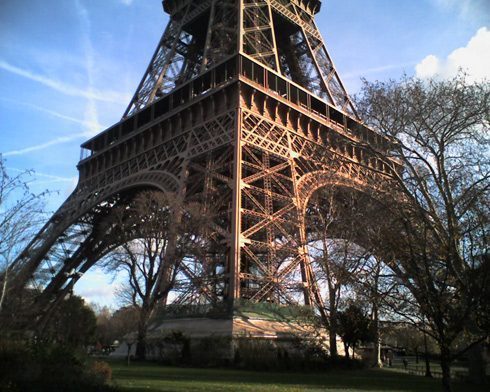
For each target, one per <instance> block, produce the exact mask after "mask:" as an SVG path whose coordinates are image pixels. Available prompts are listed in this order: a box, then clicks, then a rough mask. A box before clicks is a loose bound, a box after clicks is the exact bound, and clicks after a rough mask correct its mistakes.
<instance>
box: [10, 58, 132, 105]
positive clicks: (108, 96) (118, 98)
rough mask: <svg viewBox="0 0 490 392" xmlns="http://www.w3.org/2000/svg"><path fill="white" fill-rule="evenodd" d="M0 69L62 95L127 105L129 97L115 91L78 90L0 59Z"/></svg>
mask: <svg viewBox="0 0 490 392" xmlns="http://www.w3.org/2000/svg"><path fill="white" fill-rule="evenodd" d="M0 69H3V70H4V71H7V72H10V73H13V74H15V75H18V76H22V77H24V78H26V79H30V80H33V81H35V82H38V83H40V84H42V85H44V86H46V87H49V88H51V89H53V90H56V91H58V92H60V93H62V94H64V95H70V96H76V97H82V98H87V99H94V100H96V101H103V102H112V103H118V104H120V103H123V104H124V103H127V102H128V101H129V100H130V99H131V97H130V95H129V94H126V93H120V92H115V91H100V90H92V91H87V90H84V89H80V88H78V87H74V86H71V85H69V84H66V83H63V82H61V81H59V80H55V79H51V78H48V77H47V76H44V75H38V74H36V73H34V72H32V71H30V70H27V69H23V68H20V67H16V66H14V65H11V64H9V63H7V62H6V61H4V60H1V59H0Z"/></svg>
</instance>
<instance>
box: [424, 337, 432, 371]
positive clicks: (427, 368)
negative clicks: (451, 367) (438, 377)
mask: <svg viewBox="0 0 490 392" xmlns="http://www.w3.org/2000/svg"><path fill="white" fill-rule="evenodd" d="M424 351H425V377H431V378H432V373H431V371H430V360H429V353H428V349H427V334H426V333H425V330H424Z"/></svg>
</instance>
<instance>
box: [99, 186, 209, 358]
mask: <svg viewBox="0 0 490 392" xmlns="http://www.w3.org/2000/svg"><path fill="white" fill-rule="evenodd" d="M208 218H209V216H208V215H207V214H205V213H204V212H203V210H202V208H201V207H200V205H198V204H194V203H187V204H185V205H183V203H181V202H180V201H179V199H178V197H177V196H176V195H173V194H165V193H162V192H154V191H145V192H142V193H140V194H139V195H138V196H136V197H135V199H134V202H133V203H131V205H130V206H129V207H122V208H119V209H117V210H116V211H115V213H114V214H113V218H112V219H111V222H110V224H111V225H114V224H115V225H116V226H117V227H118V231H119V234H120V237H121V242H122V245H121V246H120V247H119V248H117V249H116V250H115V251H114V252H113V253H111V254H110V255H109V256H108V257H107V258H106V261H105V262H104V266H105V268H106V269H111V270H114V269H116V270H123V271H125V272H126V273H127V276H128V281H127V283H126V284H124V285H123V287H122V288H121V289H120V290H119V294H118V295H119V298H120V300H121V303H122V304H123V305H130V306H133V307H136V308H137V309H138V310H139V315H138V317H139V322H138V332H137V346H136V357H137V358H138V359H145V356H146V335H147V329H148V323H149V320H150V318H151V316H152V314H153V312H154V310H155V308H156V306H157V304H158V303H163V304H164V303H166V301H167V296H168V294H169V292H170V290H171V289H172V288H173V286H174V283H175V279H176V277H177V275H178V273H179V267H180V263H181V262H182V260H183V259H184V258H185V257H199V253H200V252H202V251H203V247H204V241H203V239H202V237H201V236H200V233H202V230H203V228H204V227H206V225H207V224H208V221H209V219H208Z"/></svg>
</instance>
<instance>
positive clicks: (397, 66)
mask: <svg viewBox="0 0 490 392" xmlns="http://www.w3.org/2000/svg"><path fill="white" fill-rule="evenodd" d="M414 64H416V63H415V62H409V63H400V64H386V65H381V66H379V67H373V68H367V69H363V70H357V71H350V72H345V73H343V74H342V75H341V76H342V79H358V78H359V77H362V76H366V75H372V74H378V73H382V72H386V71H391V70H393V69H403V68H405V67H413V66H414Z"/></svg>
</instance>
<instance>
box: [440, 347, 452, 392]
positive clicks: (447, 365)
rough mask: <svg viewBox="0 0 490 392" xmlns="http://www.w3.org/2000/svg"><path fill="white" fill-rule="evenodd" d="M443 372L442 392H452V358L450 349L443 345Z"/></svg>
mask: <svg viewBox="0 0 490 392" xmlns="http://www.w3.org/2000/svg"><path fill="white" fill-rule="evenodd" d="M441 370H442V390H443V391H444V392H451V357H450V354H449V348H448V347H447V346H446V345H444V344H442V345H441Z"/></svg>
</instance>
